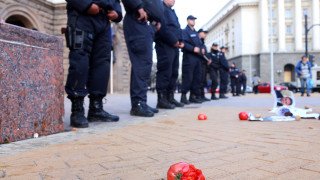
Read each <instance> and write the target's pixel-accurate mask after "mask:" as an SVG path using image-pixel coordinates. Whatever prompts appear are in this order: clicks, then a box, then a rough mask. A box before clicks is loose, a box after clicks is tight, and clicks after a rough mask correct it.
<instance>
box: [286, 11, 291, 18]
mask: <svg viewBox="0 0 320 180" xmlns="http://www.w3.org/2000/svg"><path fill="white" fill-rule="evenodd" d="M291 17H292V16H291V9H286V18H291Z"/></svg>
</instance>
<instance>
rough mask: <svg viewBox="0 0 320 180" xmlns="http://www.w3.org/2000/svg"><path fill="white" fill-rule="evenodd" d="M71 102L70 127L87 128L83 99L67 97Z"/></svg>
mask: <svg viewBox="0 0 320 180" xmlns="http://www.w3.org/2000/svg"><path fill="white" fill-rule="evenodd" d="M68 98H69V99H70V100H71V103H72V105H71V116H70V125H71V126H73V127H76V128H87V127H89V123H88V120H87V118H86V117H85V116H84V108H83V100H84V97H75V96H68Z"/></svg>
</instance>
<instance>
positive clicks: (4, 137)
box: [0, 24, 64, 143]
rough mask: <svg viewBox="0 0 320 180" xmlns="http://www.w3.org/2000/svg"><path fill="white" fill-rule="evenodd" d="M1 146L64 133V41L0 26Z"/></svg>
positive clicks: (6, 25)
mask: <svg viewBox="0 0 320 180" xmlns="http://www.w3.org/2000/svg"><path fill="white" fill-rule="evenodd" d="M0 87H1V90H0V143H8V142H12V141H17V140H23V139H27V138H32V137H33V136H34V134H36V133H37V134H38V135H39V136H41V135H48V134H53V133H58V132H62V131H63V130H64V125H63V120H62V117H63V115H64V96H63V93H64V88H63V40H62V39H61V38H58V37H55V36H51V35H47V34H44V33H40V32H37V31H33V30H29V29H25V28H20V27H17V26H12V25H9V24H1V25H0Z"/></svg>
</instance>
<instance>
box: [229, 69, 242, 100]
mask: <svg viewBox="0 0 320 180" xmlns="http://www.w3.org/2000/svg"><path fill="white" fill-rule="evenodd" d="M230 70H231V71H230V79H231V93H232V95H233V96H239V93H240V92H239V75H240V73H239V69H238V68H237V67H231V68H230Z"/></svg>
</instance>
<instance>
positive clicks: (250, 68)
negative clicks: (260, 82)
mask: <svg viewBox="0 0 320 180" xmlns="http://www.w3.org/2000/svg"><path fill="white" fill-rule="evenodd" d="M249 62H250V63H249V72H250V76H249V79H252V60H251V54H250V55H249Z"/></svg>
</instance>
